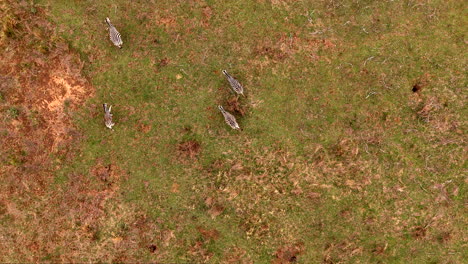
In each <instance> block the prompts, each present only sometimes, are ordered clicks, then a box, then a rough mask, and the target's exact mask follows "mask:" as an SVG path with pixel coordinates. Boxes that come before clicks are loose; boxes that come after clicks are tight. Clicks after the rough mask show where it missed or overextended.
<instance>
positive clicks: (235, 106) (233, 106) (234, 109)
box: [226, 97, 247, 116]
mask: <svg viewBox="0 0 468 264" xmlns="http://www.w3.org/2000/svg"><path fill="white" fill-rule="evenodd" d="M226 105H227V106H226V110H227V111H229V112H231V113H235V114H237V115H240V116H244V115H245V114H246V113H247V109H246V106H243V105H242V104H241V103H240V102H239V99H238V98H237V97H233V98H231V99H229V100H228V101H227V103H226Z"/></svg>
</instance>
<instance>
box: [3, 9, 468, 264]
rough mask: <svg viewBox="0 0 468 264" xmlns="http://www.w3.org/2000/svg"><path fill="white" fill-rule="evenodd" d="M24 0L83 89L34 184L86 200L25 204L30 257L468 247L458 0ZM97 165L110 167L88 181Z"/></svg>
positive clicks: (429, 254)
mask: <svg viewBox="0 0 468 264" xmlns="http://www.w3.org/2000/svg"><path fill="white" fill-rule="evenodd" d="M33 7H34V8H39V7H42V8H45V9H46V10H48V17H49V19H50V20H51V21H52V22H53V23H54V24H55V25H56V33H57V34H58V35H59V36H60V37H61V38H63V39H64V41H66V42H68V44H69V45H70V47H72V48H73V49H74V50H76V51H77V52H78V53H79V54H80V56H81V59H82V60H83V61H84V62H85V66H84V69H83V72H84V74H85V75H87V76H88V77H89V79H90V82H91V83H92V85H93V86H94V88H95V90H96V95H95V97H93V98H90V99H89V100H88V102H87V103H86V105H85V106H83V107H82V109H80V110H77V111H75V112H73V111H72V110H69V109H68V110H67V111H69V112H71V113H72V114H73V115H74V120H75V123H76V124H77V126H78V127H79V130H80V131H81V133H82V134H83V140H82V141H81V143H80V145H79V146H78V148H79V151H78V152H77V153H75V154H74V157H73V158H72V159H67V158H65V157H62V158H60V157H58V159H57V160H56V163H57V164H56V168H58V169H55V172H54V175H55V180H54V181H53V184H51V185H50V186H49V187H47V188H46V190H47V191H46V193H48V194H46V195H45V197H46V198H44V199H46V200H47V199H49V200H56V199H58V200H60V199H62V200H64V201H68V200H75V199H76V200H79V201H82V203H80V206H81V207H80V208H85V209H84V212H86V215H79V214H73V213H71V214H70V216H68V215H67V217H64V218H60V219H64V220H63V221H64V222H63V226H62V227H61V230H62V231H63V234H62V233H60V232H59V231H57V230H54V229H53V228H51V227H52V225H49V224H48V223H47V220H46V219H47V218H48V217H53V216H55V215H59V216H61V217H63V216H64V213H63V211H62V210H66V211H68V210H70V211H71V212H74V211H73V210H78V209H77V208H67V206H64V208H62V209H60V208H51V209H48V211H46V212H43V213H42V214H40V216H39V217H40V218H41V217H42V218H43V219H44V220H43V222H42V227H44V230H45V231H44V233H43V234H36V235H35V236H36V237H39V238H48V237H52V238H54V239H55V240H52V241H53V242H50V244H49V245H48V247H42V248H43V250H42V251H40V252H38V253H31V254H38V255H40V256H37V257H39V261H55V260H62V261H75V262H78V261H97V260H100V261H106V262H107V261H108V262H111V261H112V262H129V261H134V260H139V261H158V262H175V263H186V262H195V263H205V262H206V263H269V262H273V263H288V261H291V262H292V261H297V262H298V263H320V262H323V263H406V262H411V263H462V262H463V261H462V260H463V259H466V258H467V255H466V253H464V252H466V245H467V244H466V243H467V241H466V236H465V235H464V231H463V230H464V229H466V209H465V208H464V204H465V203H466V199H467V197H466V176H464V173H466V162H465V160H466V152H465V149H466V145H465V140H464V134H465V130H466V116H467V115H466V108H465V107H464V103H465V101H466V95H467V94H466V89H465V88H466V85H467V79H466V74H465V70H466V59H465V57H466V56H465V55H466V41H465V38H466V29H465V28H466V25H467V21H466V17H467V16H466V12H465V11H464V9H463V3H462V1H455V0H449V1H438V0H428V1H388V2H387V1H333V0H330V1H244V0H238V1H233V2H232V3H230V4H226V3H222V2H220V1H132V2H131V3H129V2H128V1H120V0H114V1H108V0H103V1H99V2H95V1H63V0H56V1H47V0H40V1H36V4H35V5H33ZM34 10H36V9H34ZM106 16H109V17H110V19H111V20H112V21H113V23H114V25H115V26H116V27H117V29H118V30H119V31H120V32H121V33H122V36H123V41H124V47H123V49H121V50H119V49H117V48H116V47H114V46H112V44H111V43H110V42H109V40H108V37H107V33H106V30H105V24H104V18H105V17H106ZM222 69H227V70H228V71H229V72H231V73H232V74H233V75H234V76H236V77H238V78H239V80H240V81H241V82H242V83H243V84H244V86H245V89H246V95H247V97H246V98H242V97H241V98H240V99H239V100H240V107H241V108H242V110H243V111H245V115H243V116H240V115H237V118H238V120H239V123H240V126H241V127H242V128H243V131H242V132H237V131H232V130H231V129H230V128H229V127H227V126H226V124H225V123H224V121H223V119H222V116H221V114H220V113H219V112H218V111H217V109H216V106H217V105H218V104H222V105H227V104H228V101H229V100H232V97H234V96H233V94H232V93H230V91H229V90H228V84H227V82H226V80H225V79H224V78H223V76H222V74H221V70H222ZM418 82H419V83H421V86H422V87H423V88H422V89H421V91H419V92H417V93H413V92H412V87H413V86H414V85H415V84H416V83H418ZM103 102H106V103H108V104H111V105H112V106H113V108H112V109H113V112H114V121H115V123H116V125H115V127H114V131H110V130H108V129H105V127H104V125H103V121H102V114H101V112H102V111H101V110H102V109H101V104H102V103H103ZM228 110H229V108H228ZM7 111H9V110H7ZM10 112H11V111H10ZM8 113H9V112H8ZM188 140H192V141H195V142H197V143H198V144H200V150H199V152H197V153H195V154H194V156H192V157H191V156H190V155H184V154H183V153H180V150H179V149H180V148H178V146H179V144H181V143H183V142H186V141H188ZM14 160H16V159H14ZM109 164H111V168H112V169H109V171H111V172H110V175H111V176H110V177H111V179H112V181H111V182H108V181H101V180H100V179H99V177H96V175H102V177H105V175H106V172H105V169H102V168H103V167H105V166H108V165H109ZM57 190H58V191H57ZM83 190H87V191H86V192H85V191H83ZM38 204H40V206H37V208H43V207H44V206H45V203H44V202H43V203H42V204H41V203H40V202H38ZM55 205H62V204H60V203H59V204H55ZM28 206H29V207H26V208H28V210H32V209H31V208H34V205H28ZM41 206H43V207H41ZM62 206H63V205H62ZM5 219H7V216H5ZM4 221H5V222H4ZM1 223H2V224H3V223H10V222H9V221H8V219H7V220H2V222H1ZM13 228H24V229H25V230H24V232H25V234H27V235H26V236H28V235H31V236H33V233H34V232H33V231H32V229H31V227H24V226H22V227H17V226H14V227H13ZM47 232H49V233H47ZM44 243H45V242H44ZM152 246H154V248H153V249H154V250H152V249H151V248H152ZM39 247H40V246H39ZM30 252H33V251H32V250H31V251H30ZM15 254H16V255H15ZM5 260H8V261H23V260H25V258H24V257H21V255H19V253H14V252H13V253H12V252H10V253H8V255H6V257H5Z"/></svg>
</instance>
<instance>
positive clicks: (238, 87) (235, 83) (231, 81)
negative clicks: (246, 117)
mask: <svg viewBox="0 0 468 264" xmlns="http://www.w3.org/2000/svg"><path fill="white" fill-rule="evenodd" d="M223 74H224V75H225V76H226V78H227V80H228V81H229V84H230V85H231V88H232V90H233V91H234V92H235V93H236V94H241V95H242V96H245V95H244V87H242V85H241V84H240V83H239V81H238V80H236V79H235V78H234V77H232V76H231V75H230V74H229V73H228V72H227V71H226V70H223Z"/></svg>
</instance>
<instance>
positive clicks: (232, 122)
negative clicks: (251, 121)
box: [218, 105, 241, 130]
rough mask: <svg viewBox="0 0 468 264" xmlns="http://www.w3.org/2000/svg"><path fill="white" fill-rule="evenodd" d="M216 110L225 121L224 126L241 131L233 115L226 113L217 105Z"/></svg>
mask: <svg viewBox="0 0 468 264" xmlns="http://www.w3.org/2000/svg"><path fill="white" fill-rule="evenodd" d="M218 109H219V111H221V113H222V114H223V116H224V120H225V121H226V124H228V125H229V126H230V127H231V128H232V129H239V130H241V128H240V127H239V124H237V121H236V118H235V117H234V116H233V115H231V114H230V113H228V112H226V110H224V108H223V107H222V106H220V105H218Z"/></svg>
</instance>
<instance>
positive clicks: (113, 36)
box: [106, 17, 123, 49]
mask: <svg viewBox="0 0 468 264" xmlns="http://www.w3.org/2000/svg"><path fill="white" fill-rule="evenodd" d="M106 23H107V25H108V27H109V37H110V40H111V41H112V43H114V45H115V46H117V47H119V49H121V48H122V45H123V42H122V38H121V37H120V33H119V32H118V31H117V29H116V28H115V27H114V25H112V24H111V22H110V19H109V18H108V17H106Z"/></svg>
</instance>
